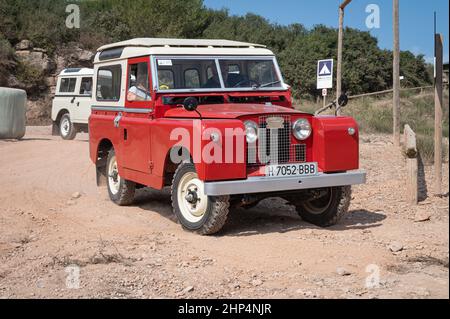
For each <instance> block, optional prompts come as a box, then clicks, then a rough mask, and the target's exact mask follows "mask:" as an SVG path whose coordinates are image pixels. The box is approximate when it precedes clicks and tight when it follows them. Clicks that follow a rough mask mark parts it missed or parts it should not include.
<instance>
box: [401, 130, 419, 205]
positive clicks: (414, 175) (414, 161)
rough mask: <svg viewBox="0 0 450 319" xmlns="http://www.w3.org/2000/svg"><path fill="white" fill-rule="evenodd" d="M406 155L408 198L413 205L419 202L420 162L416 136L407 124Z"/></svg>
mask: <svg viewBox="0 0 450 319" xmlns="http://www.w3.org/2000/svg"><path fill="white" fill-rule="evenodd" d="M404 143H405V144H404V153H405V156H406V174H407V175H406V196H407V201H408V203H409V204H411V205H417V203H418V202H419V178H418V177H419V162H418V158H417V157H418V150H417V142H416V134H415V133H414V131H413V130H412V129H411V127H410V126H409V125H408V124H406V125H405V130H404Z"/></svg>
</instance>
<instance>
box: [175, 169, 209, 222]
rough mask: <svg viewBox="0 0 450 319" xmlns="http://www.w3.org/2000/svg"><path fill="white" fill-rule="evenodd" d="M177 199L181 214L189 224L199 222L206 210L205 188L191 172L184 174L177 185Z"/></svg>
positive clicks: (206, 197)
mask: <svg viewBox="0 0 450 319" xmlns="http://www.w3.org/2000/svg"><path fill="white" fill-rule="evenodd" d="M177 199H178V207H179V208H180V212H181V214H182V215H183V217H184V218H185V219H186V220H187V221H189V222H191V223H197V222H199V221H200V220H201V219H202V218H203V216H204V215H205V213H206V210H207V208H208V196H207V195H205V186H204V184H203V182H202V181H201V180H199V179H198V175H197V174H196V173H193V172H189V173H186V174H185V175H184V176H183V177H182V178H181V180H180V182H179V183H178V188H177Z"/></svg>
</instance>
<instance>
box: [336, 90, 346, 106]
mask: <svg viewBox="0 0 450 319" xmlns="http://www.w3.org/2000/svg"><path fill="white" fill-rule="evenodd" d="M338 104H339V106H340V107H345V106H347V104H348V96H347V94H345V93H344V94H342V95H341V96H340V97H339V99H338Z"/></svg>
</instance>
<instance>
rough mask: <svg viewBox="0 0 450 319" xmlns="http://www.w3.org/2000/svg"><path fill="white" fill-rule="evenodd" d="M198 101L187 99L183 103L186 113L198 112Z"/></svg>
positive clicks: (193, 98) (192, 98) (191, 98)
mask: <svg viewBox="0 0 450 319" xmlns="http://www.w3.org/2000/svg"><path fill="white" fill-rule="evenodd" d="M197 106H198V101H197V99H196V98H195V97H187V98H186V99H184V101H183V107H184V109H185V110H186V111H189V112H193V111H195V110H197Z"/></svg>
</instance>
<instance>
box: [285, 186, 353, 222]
mask: <svg viewBox="0 0 450 319" xmlns="http://www.w3.org/2000/svg"><path fill="white" fill-rule="evenodd" d="M322 191H327V195H325V196H323V197H321V198H319V199H317V200H312V201H299V202H294V203H292V201H291V203H292V204H293V205H294V206H295V207H296V209H297V213H298V214H299V215H300V217H301V218H302V219H303V220H304V221H307V222H309V223H311V224H313V225H316V226H319V227H330V226H333V225H336V224H337V223H338V222H339V221H340V219H341V218H342V216H344V215H345V214H346V213H347V212H348V208H349V206H350V201H351V197H352V188H351V186H342V187H331V188H327V189H323V190H322Z"/></svg>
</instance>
